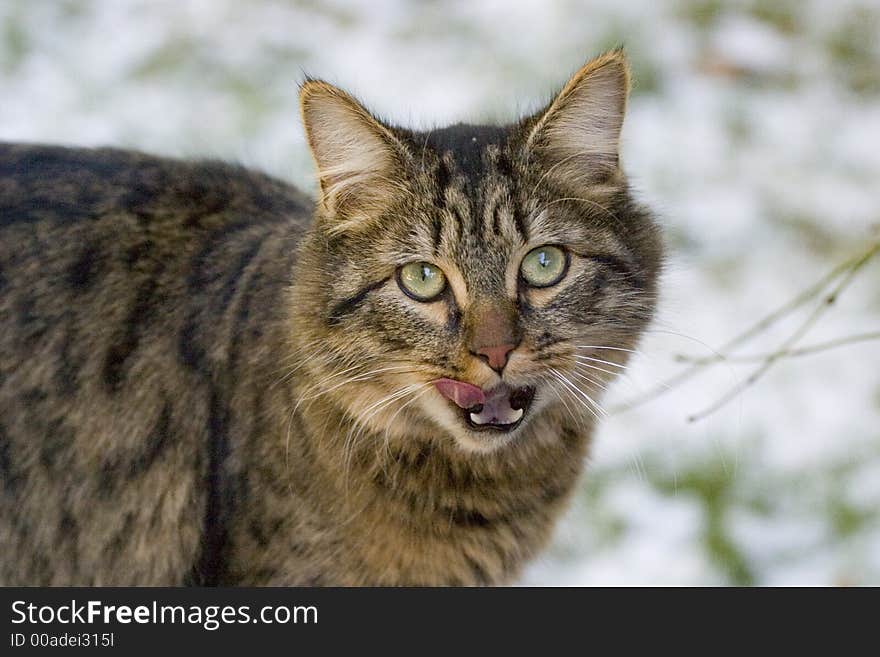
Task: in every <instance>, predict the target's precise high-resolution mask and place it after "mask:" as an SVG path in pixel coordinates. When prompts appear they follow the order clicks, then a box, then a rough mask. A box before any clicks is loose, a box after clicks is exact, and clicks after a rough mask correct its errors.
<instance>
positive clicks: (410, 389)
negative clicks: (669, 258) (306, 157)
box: [294, 51, 661, 452]
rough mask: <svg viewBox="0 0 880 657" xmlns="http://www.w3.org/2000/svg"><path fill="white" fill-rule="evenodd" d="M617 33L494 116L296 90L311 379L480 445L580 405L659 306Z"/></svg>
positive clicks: (589, 401) (402, 422)
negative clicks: (561, 77)
mask: <svg viewBox="0 0 880 657" xmlns="http://www.w3.org/2000/svg"><path fill="white" fill-rule="evenodd" d="M628 86H629V73H628V68H627V65H626V61H625V58H624V55H623V53H622V52H621V51H614V52H611V53H607V54H605V55H603V56H601V57H599V58H597V59H595V60H593V61H591V62H589V63H588V64H587V65H585V66H584V67H583V68H582V69H580V70H579V71H578V72H577V73H576V74H575V75H574V76H573V77H572V78H571V80H570V81H569V82H568V83H567V84H566V85H565V87H564V88H563V89H562V91H560V93H559V94H558V95H557V96H556V97H555V98H554V99H553V100H552V101H551V102H550V103H549V104H548V105H547V106H546V107H545V108H543V109H542V110H541V111H539V112H537V113H535V114H534V115H532V116H529V117H527V118H525V119H523V120H521V121H519V122H517V123H515V124H512V125H508V126H503V127H489V126H472V125H464V124H458V125H454V126H450V127H447V128H442V129H436V130H431V131H427V132H414V131H410V130H407V129H402V128H399V127H394V126H391V125H389V124H388V123H387V122H383V121H381V120H379V119H377V118H376V117H374V116H373V115H371V114H370V113H369V112H368V111H367V110H366V109H364V108H363V106H362V105H360V104H359V103H358V102H357V101H355V100H354V99H353V98H352V97H351V96H349V95H348V94H346V93H345V92H343V91H341V90H339V89H338V88H336V87H333V86H332V85H329V84H327V83H325V82H321V81H317V80H309V81H307V82H305V83H304V84H303V86H302V90H301V104H302V115H303V120H304V124H305V127H306V134H307V137H308V141H309V145H310V147H311V150H312V153H313V155H314V158H315V161H316V163H317V169H318V177H319V181H320V192H321V197H320V199H319V202H318V208H317V215H316V219H315V223H314V225H313V227H312V229H311V230H310V232H309V235H308V237H307V239H306V240H305V243H304V246H303V248H302V250H301V256H300V261H299V264H298V267H297V271H296V278H295V281H294V295H295V300H296V303H297V305H298V307H297V315H298V317H299V318H300V319H299V320H298V326H297V332H298V335H297V337H296V340H297V345H298V349H299V356H300V358H301V366H302V367H303V368H304V370H305V371H308V372H309V376H308V377H307V379H308V380H309V381H310V382H311V386H305V387H302V388H301V392H302V394H301V403H302V402H304V401H307V400H309V399H314V398H316V397H318V396H321V395H328V396H330V397H332V398H334V399H335V400H336V403H337V404H338V405H341V406H342V408H343V409H345V410H346V411H347V413H348V414H349V416H350V418H351V419H352V420H356V421H357V423H356V424H355V425H354V426H353V427H352V432H353V436H352V439H354V438H355V437H356V436H357V435H359V434H360V432H361V429H369V430H372V431H374V432H375V431H379V432H380V433H381V432H386V434H387V435H396V434H399V433H401V432H402V431H403V432H404V433H405V432H410V433H412V432H413V429H414V428H415V429H417V430H416V431H415V433H421V435H428V434H430V433H431V432H434V434H437V435H443V436H447V437H452V438H453V439H454V441H455V443H457V444H458V445H459V446H460V447H462V448H464V449H467V450H470V451H478V452H488V451H493V450H496V449H499V448H500V447H502V446H504V445H506V444H508V443H510V442H511V441H512V440H514V439H517V438H518V437H523V436H526V435H527V433H526V430H527V427H529V426H530V423H532V422H533V421H534V420H535V419H536V418H538V417H539V416H540V415H541V413H542V412H544V411H545V409H547V408H549V407H558V408H559V409H560V410H561V411H562V412H568V413H571V414H572V415H575V416H576V417H581V416H582V417H583V418H584V419H589V418H591V416H592V415H598V414H599V413H600V412H601V411H600V410H599V406H598V403H599V397H600V396H601V394H602V391H603V389H604V387H605V386H606V385H607V383H608V381H609V380H611V379H612V378H613V377H614V375H615V374H616V373H617V372H618V371H619V370H620V369H621V368H622V366H623V364H624V363H625V362H626V360H627V355H628V354H629V353H630V351H629V350H631V349H632V348H633V347H634V346H635V344H636V342H637V340H638V337H639V334H640V333H641V331H642V330H643V329H644V327H645V325H646V324H647V322H648V321H649V320H650V318H651V316H652V313H653V309H654V305H655V284H656V278H657V274H658V268H659V266H660V259H661V246H660V240H659V237H658V233H657V230H656V228H655V225H654V223H653V222H652V221H651V218H650V216H649V214H648V213H647V212H646V211H645V210H644V209H642V208H641V207H639V206H638V205H636V204H635V203H634V201H633V200H632V198H631V197H630V194H629V191H628V186H627V182H626V179H625V177H624V174H623V172H622V170H621V168H620V166H619V161H618V143H619V136H620V131H621V126H622V124H623V118H624V111H625V107H626V100H627V92H628Z"/></svg>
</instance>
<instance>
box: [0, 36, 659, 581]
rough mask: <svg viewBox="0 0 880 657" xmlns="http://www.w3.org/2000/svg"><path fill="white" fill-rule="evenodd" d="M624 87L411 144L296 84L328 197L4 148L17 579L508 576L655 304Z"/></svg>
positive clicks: (611, 78) (7, 562) (0, 181)
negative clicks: (632, 172)
mask: <svg viewBox="0 0 880 657" xmlns="http://www.w3.org/2000/svg"><path fill="white" fill-rule="evenodd" d="M628 86H629V74H628V69H627V64H626V61H625V57H624V55H623V53H622V52H620V51H614V52H610V53H606V54H605V55H603V56H601V57H598V58H597V59H594V60H593V61H591V62H589V63H588V64H587V65H586V66H584V67H583V68H582V69H581V70H579V71H578V72H577V73H576V74H575V75H574V77H573V78H572V79H571V80H570V81H569V82H568V83H567V84H566V85H565V87H564V88H563V89H562V90H561V92H560V93H559V94H558V95H557V96H555V98H553V100H552V101H551V102H550V103H549V104H548V105H547V106H546V107H545V108H544V109H542V110H541V111H539V112H537V113H536V114H534V115H532V116H528V117H526V118H524V119H522V120H520V121H518V122H516V123H514V124H512V125H507V126H503V127H494V126H474V125H465V124H458V125H453V126H451V127H447V128H443V129H436V130H430V131H427V132H414V131H411V130H408V129H405V128H400V127H394V126H391V125H389V124H387V123H386V122H382V121H380V120H379V119H377V118H375V117H374V116H372V115H371V114H370V113H368V111H367V110H366V109H364V108H363V107H362V106H361V105H360V104H359V103H358V102H356V101H355V100H354V99H353V98H352V97H351V96H350V95H348V94H346V93H345V92H343V91H341V90H340V89H338V88H335V87H333V86H331V85H329V84H327V83H325V82H321V81H318V80H307V81H306V82H305V83H304V84H303V85H302V89H301V109H302V118H303V121H304V124H305V128H306V134H307V137H308V143H309V146H310V148H311V151H312V153H313V156H314V159H315V162H316V164H317V172H318V178H319V181H320V198H319V200H318V201H316V202H315V201H311V200H310V199H309V198H307V197H306V196H304V195H303V194H301V193H300V192H299V191H297V190H296V189H294V188H293V187H291V186H290V185H288V184H286V183H284V182H281V181H278V180H275V179H272V178H269V177H267V176H265V175H262V174H259V173H255V172H253V171H250V170H247V169H244V168H241V167H238V166H234V165H230V164H223V163H219V162H213V161H200V162H188V161H175V160H169V159H161V158H158V157H152V156H149V155H144V154H141V153H136V152H130V151H122V150H114V149H95V150H91V149H82V148H76V149H70V148H61V147H54V146H39V145H15V144H7V145H2V146H0V235H2V239H0V583H2V584H4V585H21V584H24V585H72V584H77V585H147V584H149V585H183V584H201V585H219V584H223V585H478V584H499V583H506V582H511V581H512V580H513V579H514V578H515V577H516V576H517V573H518V572H519V571H520V570H521V568H522V566H523V564H524V563H525V562H526V560H527V559H529V558H530V557H532V556H533V555H535V554H536V552H537V551H538V550H539V549H540V548H541V547H542V546H543V545H544V544H545V543H546V542H547V540H548V536H549V533H550V531H551V528H552V526H553V523H554V520H555V519H556V518H557V517H558V516H559V514H560V512H561V511H562V510H563V509H564V507H565V505H566V500H567V499H568V498H569V497H570V495H571V493H572V490H573V488H574V487H575V485H576V483H577V481H578V478H579V474H580V472H581V470H582V467H583V464H584V461H585V456H586V454H587V448H588V444H589V441H590V436H591V434H592V432H593V430H594V424H595V422H594V420H595V418H596V416H597V415H599V414H600V411H599V405H598V399H599V398H600V396H601V393H602V390H603V389H604V388H605V387H606V386H607V385H608V383H609V382H610V381H611V380H612V379H613V378H614V376H615V374H616V373H618V372H619V371H620V370H622V368H623V367H624V365H625V363H626V361H627V357H628V355H629V354H630V353H631V351H630V350H632V349H633V348H634V347H635V346H636V343H637V341H638V339H639V336H640V333H641V332H642V330H643V329H644V328H645V326H646V324H647V323H648V322H649V321H650V319H651V316H652V313H653V310H654V306H655V298H656V281H657V276H658V269H659V267H660V262H661V245H660V238H659V235H658V230H657V228H656V225H655V223H654V221H653V220H652V218H651V215H650V213H649V212H648V211H647V210H646V209H644V208H643V207H641V206H640V205H638V204H637V203H636V202H635V201H634V200H633V198H632V196H631V193H630V191H629V187H628V184H627V181H626V178H625V177H624V174H623V172H622V170H621V168H620V166H619V164H618V142H619V135H620V130H621V125H622V122H623V117H624V109H625V105H626V98H627V92H628Z"/></svg>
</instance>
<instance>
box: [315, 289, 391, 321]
mask: <svg viewBox="0 0 880 657" xmlns="http://www.w3.org/2000/svg"><path fill="white" fill-rule="evenodd" d="M387 281H388V278H383V279H382V280H381V281H376V282H374V283H370V284H369V285H366V286H364V287H362V288H361V289H360V290H358V292H357V293H356V294H354V295H352V296H350V297H349V298H348V299H343V300H342V301H340V302H339V303H337V304H336V305H335V306H333V309H332V310H331V311H330V316H329V317H328V318H327V323H328V324H330V325H331V326H336V325H338V324H339V323H340V322H341V321H342V320H343V319H345V317H346V316H347V315H350V314H351V313H352V312H354V311H355V310H357V308H358V306H360V305H361V304H362V303H363V301H364V299H366V298H367V295H368V294H369V293H370V292H372V291H373V290H375V289H377V288H380V287H382V286H383V285H384V284H385V283H386V282H387Z"/></svg>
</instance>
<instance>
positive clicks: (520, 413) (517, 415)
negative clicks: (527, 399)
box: [510, 408, 525, 424]
mask: <svg viewBox="0 0 880 657" xmlns="http://www.w3.org/2000/svg"><path fill="white" fill-rule="evenodd" d="M524 412H525V411H523V409H521V408H518V409H516V411H515V412H514V414H513V419H512V420H511V421H510V423H511V424H513V423H514V422H518V421H519V419H520V418H521V417H522V416H523V413H524Z"/></svg>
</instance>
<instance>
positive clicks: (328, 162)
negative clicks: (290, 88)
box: [300, 80, 404, 230]
mask: <svg viewBox="0 0 880 657" xmlns="http://www.w3.org/2000/svg"><path fill="white" fill-rule="evenodd" d="M300 109H301V111H302V118H303V124H304V126H305V130H306V137H307V139H308V142H309V147H310V149H311V151H312V156H313V157H314V159H315V164H316V165H317V169H318V180H319V182H320V185H321V199H320V203H321V205H322V207H323V209H324V210H325V212H326V214H327V215H329V216H330V217H332V219H333V220H334V221H333V225H332V229H333V230H344V229H345V227H347V226H351V225H357V224H360V223H362V222H363V221H364V220H365V219H368V218H369V217H370V216H375V215H376V214H377V213H378V212H380V211H381V210H382V208H383V207H385V206H386V205H387V203H388V200H389V198H390V197H391V195H392V194H393V192H394V189H395V185H396V183H395V181H396V180H399V178H400V171H401V170H402V169H401V162H402V157H403V155H404V148H403V146H402V144H401V143H400V141H399V140H398V139H397V137H396V136H395V135H394V133H393V132H392V131H391V130H390V129H389V128H388V127H386V126H385V125H383V124H382V123H381V122H380V121H379V120H378V119H376V118H375V117H374V116H373V115H372V114H370V112H368V111H367V110H366V109H365V108H364V107H363V106H362V105H361V104H360V103H358V102H357V101H356V100H355V99H354V98H352V97H351V96H350V95H349V94H347V93H346V92H344V91H342V90H341V89H339V88H337V87H334V86H333V85H331V84H328V83H327V82H322V81H320V80H307V81H306V82H305V83H303V85H302V86H301V87H300Z"/></svg>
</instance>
